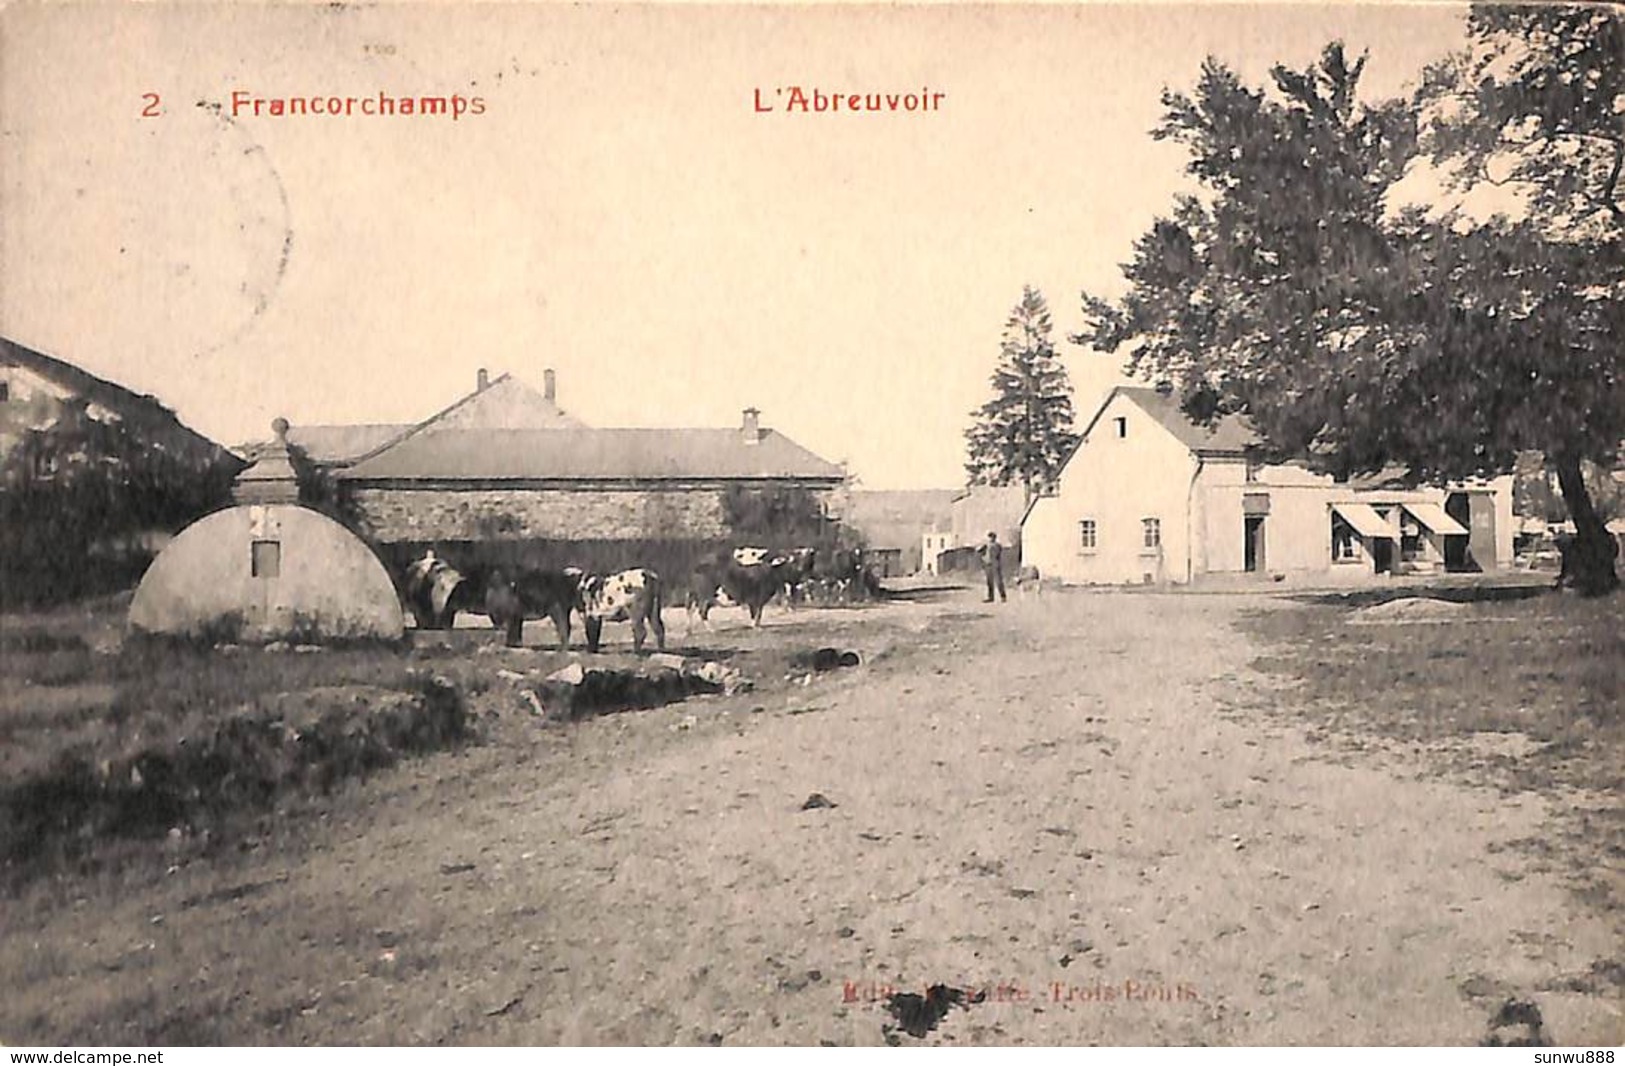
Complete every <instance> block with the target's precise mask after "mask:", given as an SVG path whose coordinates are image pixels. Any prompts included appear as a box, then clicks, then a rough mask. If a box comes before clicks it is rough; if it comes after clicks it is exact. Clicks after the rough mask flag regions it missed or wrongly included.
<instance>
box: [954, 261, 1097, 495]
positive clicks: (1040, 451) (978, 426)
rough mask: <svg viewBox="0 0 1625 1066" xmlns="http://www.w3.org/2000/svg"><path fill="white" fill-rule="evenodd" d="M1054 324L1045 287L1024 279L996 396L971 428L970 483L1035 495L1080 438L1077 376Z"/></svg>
mask: <svg viewBox="0 0 1625 1066" xmlns="http://www.w3.org/2000/svg"><path fill="white" fill-rule="evenodd" d="M1052 332H1053V327H1052V326H1051V323H1050V315H1049V305H1048V304H1047V303H1045V301H1044V295H1043V293H1041V292H1039V291H1038V290H1037V289H1034V288H1033V287H1031V286H1025V287H1023V289H1022V293H1021V302H1020V303H1018V304H1016V306H1015V308H1014V309H1013V310H1012V311H1011V312H1010V317H1009V319H1008V320H1006V322H1005V325H1004V336H1003V339H1002V342H1001V343H1000V346H999V362H998V366H997V367H996V368H995V369H994V371H993V378H992V387H993V398H992V399H990V400H988V401H987V402H986V403H984V404H983V405H982V406H981V407H979V408H977V409H976V410H975V411H973V412H972V413H971V417H972V418H973V419H974V421H973V423H972V425H971V427H970V429H968V430H967V431H966V432H965V440H966V444H967V446H968V451H969V454H968V457H967V459H966V463H965V472H966V474H967V475H968V476H969V480H970V483H971V484H972V485H1022V486H1024V487H1025V488H1026V491H1027V496H1028V498H1029V499H1030V498H1031V497H1032V496H1033V495H1035V494H1036V493H1038V492H1039V491H1041V490H1042V489H1043V488H1044V487H1045V486H1047V485H1050V484H1053V483H1054V481H1055V479H1056V478H1057V477H1058V476H1059V474H1060V471H1061V466H1062V464H1064V463H1065V462H1066V457H1067V456H1068V455H1069V454H1071V452H1072V448H1073V446H1074V445H1075V444H1076V443H1077V440H1078V438H1077V435H1076V434H1075V433H1074V432H1073V431H1072V423H1073V418H1074V413H1073V410H1072V383H1071V381H1070V380H1069V379H1068V378H1067V373H1066V367H1064V366H1062V365H1061V361H1060V359H1059V357H1058V356H1057V355H1056V352H1055V343H1054V341H1053V340H1052Z"/></svg>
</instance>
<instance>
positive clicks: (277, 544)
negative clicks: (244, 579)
mask: <svg viewBox="0 0 1625 1066" xmlns="http://www.w3.org/2000/svg"><path fill="white" fill-rule="evenodd" d="M248 569H249V573H250V574H251V575H252V576H254V577H280V576H282V542H281V541H279V540H256V541H254V542H253V544H251V545H250V546H249V551H248Z"/></svg>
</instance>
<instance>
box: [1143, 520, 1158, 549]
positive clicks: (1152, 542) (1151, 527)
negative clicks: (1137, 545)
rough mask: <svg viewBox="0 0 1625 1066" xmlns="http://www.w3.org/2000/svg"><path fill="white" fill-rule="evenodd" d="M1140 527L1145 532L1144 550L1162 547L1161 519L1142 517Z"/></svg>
mask: <svg viewBox="0 0 1625 1066" xmlns="http://www.w3.org/2000/svg"><path fill="white" fill-rule="evenodd" d="M1140 527H1141V529H1142V530H1143V532H1144V534H1145V540H1144V546H1145V550H1146V551H1156V550H1157V549H1158V548H1160V547H1162V519H1160V518H1142V519H1140Z"/></svg>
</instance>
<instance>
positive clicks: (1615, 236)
mask: <svg viewBox="0 0 1625 1066" xmlns="http://www.w3.org/2000/svg"><path fill="white" fill-rule="evenodd" d="M1467 32H1468V45H1467V47H1466V48H1465V49H1463V50H1462V51H1461V52H1460V53H1459V54H1457V55H1455V56H1452V57H1450V58H1449V59H1448V60H1447V61H1445V62H1443V63H1440V64H1439V65H1437V66H1436V67H1434V68H1433V69H1432V70H1430V71H1429V72H1428V78H1427V80H1426V82H1425V84H1424V87H1423V90H1422V92H1421V93H1420V94H1419V100H1420V103H1421V104H1422V106H1423V108H1424V114H1425V115H1426V116H1427V122H1426V124H1425V126H1424V144H1425V146H1426V148H1427V149H1428V151H1429V155H1430V157H1431V159H1432V161H1433V162H1434V163H1435V164H1437V165H1438V166H1440V168H1441V169H1442V170H1443V172H1444V173H1445V175H1446V178H1447V180H1448V182H1449V183H1450V184H1452V185H1454V186H1455V187H1456V188H1458V189H1465V190H1474V189H1483V188H1485V187H1499V188H1500V189H1503V190H1506V191H1507V192H1509V193H1511V194H1512V195H1513V196H1514V197H1515V199H1516V202H1517V203H1518V206H1519V207H1520V208H1521V211H1520V212H1519V217H1518V218H1517V219H1516V220H1515V221H1508V220H1507V219H1505V218H1495V219H1492V220H1491V221H1489V222H1488V223H1483V224H1479V225H1478V226H1477V227H1476V228H1475V229H1472V230H1470V231H1468V233H1467V236H1466V237H1465V239H1464V242H1463V243H1466V244H1468V246H1469V247H1475V246H1476V247H1480V248H1485V247H1487V248H1495V249H1499V250H1500V257H1501V258H1502V259H1504V260H1506V261H1508V262H1509V263H1510V269H1509V270H1508V271H1507V272H1505V273H1501V272H1497V271H1495V270H1494V268H1493V266H1492V267H1491V269H1490V270H1489V271H1488V272H1486V273H1483V274H1481V276H1480V278H1479V279H1478V280H1479V282H1480V284H1481V285H1483V286H1484V287H1485V289H1486V292H1487V293H1488V294H1492V295H1495V296H1499V297H1501V298H1502V299H1503V301H1504V302H1503V304H1502V305H1501V306H1502V309H1503V311H1504V315H1503V317H1504V319H1505V322H1504V327H1505V330H1506V332H1508V333H1511V334H1513V336H1510V337H1508V338H1507V339H1508V340H1509V341H1510V342H1511V343H1514V344H1516V345H1518V350H1517V351H1516V352H1515V353H1511V360H1510V361H1511V362H1512V364H1513V367H1514V369H1515V370H1517V371H1519V372H1521V374H1522V375H1524V376H1523V377H1522V378H1521V382H1522V384H1523V385H1524V386H1525V389H1526V392H1525V399H1524V402H1523V403H1522V404H1520V405H1518V406H1519V408H1520V411H1519V414H1520V416H1521V417H1520V418H1519V419H1518V420H1517V421H1516V422H1515V423H1514V424H1513V425H1511V426H1510V427H1508V429H1509V430H1510V432H1505V431H1504V432H1503V433H1502V434H1501V436H1502V437H1503V438H1518V439H1519V441H1520V442H1521V443H1523V444H1524V446H1526V447H1529V448H1538V449H1541V450H1543V451H1544V452H1545V454H1546V458H1547V460H1548V462H1550V464H1551V465H1552V467H1553V469H1554V471H1555V473H1556V476H1557V482H1558V485H1559V487H1560V489H1561V492H1562V496H1563V503H1564V506H1565V509H1566V510H1567V512H1568V515H1569V517H1570V519H1571V520H1572V521H1573V522H1574V524H1575V530H1576V536H1575V540H1574V543H1573V547H1572V549H1571V552H1570V568H1571V570H1572V571H1573V573H1574V576H1575V579H1576V584H1577V585H1578V586H1579V587H1580V588H1581V590H1582V591H1589V592H1601V591H1607V590H1610V589H1612V588H1615V587H1617V586H1618V583H1619V581H1618V577H1617V573H1616V571H1615V569H1614V557H1615V551H1616V546H1615V541H1614V540H1613V538H1612V537H1611V536H1610V535H1609V534H1608V531H1607V529H1606V526H1605V524H1604V518H1605V515H1603V514H1602V513H1599V511H1598V508H1597V507H1596V503H1597V502H1598V501H1597V500H1596V499H1595V487H1596V485H1597V484H1598V482H1597V481H1596V480H1595V479H1590V480H1589V483H1588V479H1587V478H1586V477H1585V476H1584V471H1585V468H1586V466H1587V463H1588V461H1589V462H1590V463H1596V464H1600V465H1604V466H1608V465H1612V464H1613V463H1614V462H1615V461H1617V458H1618V452H1619V445H1620V442H1621V438H1622V437H1625V373H1622V371H1621V361H1620V356H1619V352H1620V349H1619V337H1620V335H1621V330H1620V327H1621V326H1622V325H1625V61H1622V59H1621V57H1622V56H1625V9H1621V8H1619V7H1617V6H1611V5H1601V4H1595V5H1572V4H1551V5H1547V4H1538V5H1528V6H1521V5H1520V6H1512V5H1501V4H1482V5H1478V6H1475V7H1474V8H1473V9H1472V11H1471V13H1470V14H1469V16H1468V20H1467ZM1448 221H1450V222H1452V223H1454V224H1455V226H1454V228H1455V229H1456V230H1457V231H1460V230H1461V229H1462V228H1463V227H1462V226H1461V219H1460V218H1459V217H1452V218H1451V219H1449V220H1448ZM1509 384H1511V383H1510V382H1509ZM1605 502H1606V501H1605Z"/></svg>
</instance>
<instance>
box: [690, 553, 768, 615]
mask: <svg viewBox="0 0 1625 1066" xmlns="http://www.w3.org/2000/svg"><path fill="white" fill-rule="evenodd" d="M788 561H789V557H788V556H785V555H782V554H778V553H775V552H770V551H768V550H767V549H766V548H738V549H735V550H734V551H733V552H732V553H730V554H728V555H724V556H722V557H720V558H713V559H707V560H705V561H703V562H702V563H700V565H699V566H697V567H696V568H695V570H694V574H693V577H692V578H691V579H690V582H689V592H688V611H689V615H690V617H692V616H693V615H694V614H695V613H698V614H699V616H700V621H702V622H704V623H706V624H707V625H709V624H710V619H711V608H712V607H714V606H716V604H717V601H718V599H719V598H720V597H721V595H722V594H724V593H726V594H727V595H728V596H729V597H730V598H731V599H733V601H734V602H735V603H738V604H740V605H741V606H743V607H744V608H745V610H746V611H748V612H749V613H750V621H751V624H752V625H756V626H759V625H761V624H762V609H763V608H764V607H766V606H767V605H768V604H769V603H771V602H772V600H773V598H774V597H775V596H777V595H778V594H779V591H780V590H781V589H783V588H784V575H785V566H786V564H787V563H788Z"/></svg>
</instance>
